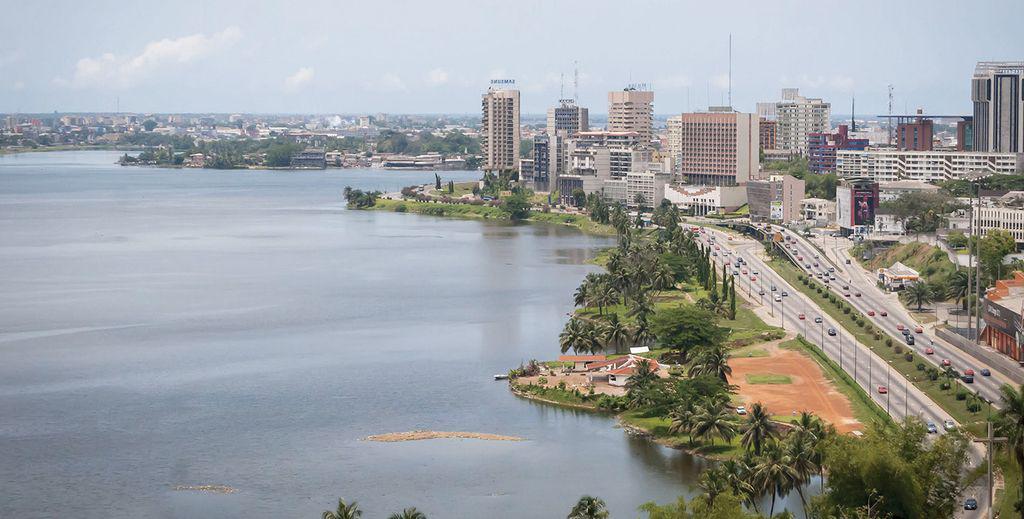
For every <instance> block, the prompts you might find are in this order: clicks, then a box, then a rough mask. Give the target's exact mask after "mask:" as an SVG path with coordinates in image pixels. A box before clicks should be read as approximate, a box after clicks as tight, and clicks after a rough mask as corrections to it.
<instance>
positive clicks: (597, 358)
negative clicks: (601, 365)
mask: <svg viewBox="0 0 1024 519" xmlns="http://www.w3.org/2000/svg"><path fill="white" fill-rule="evenodd" d="M606 360H608V356H607V355H562V356H560V357H558V362H572V370H573V371H586V370H587V366H590V365H591V364H593V363H595V362H604V361H606Z"/></svg>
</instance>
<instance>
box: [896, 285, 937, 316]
mask: <svg viewBox="0 0 1024 519" xmlns="http://www.w3.org/2000/svg"><path fill="white" fill-rule="evenodd" d="M903 299H904V300H906V301H907V304H911V305H917V311H918V312H920V311H921V306H922V305H926V304H929V303H931V302H932V300H933V295H932V289H931V287H929V286H928V284H927V283H925V282H924V281H919V282H917V283H914V284H913V285H910V286H909V287H907V288H906V289H905V290H904V291H903Z"/></svg>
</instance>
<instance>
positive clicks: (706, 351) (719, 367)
mask: <svg viewBox="0 0 1024 519" xmlns="http://www.w3.org/2000/svg"><path fill="white" fill-rule="evenodd" d="M699 375H713V376H715V377H718V378H719V379H720V380H721V381H722V382H725V383H726V384H728V383H729V375H732V367H730V366H729V351H728V350H726V349H725V347H724V346H722V345H720V344H717V345H714V346H709V347H706V348H701V349H700V350H698V351H697V355H696V356H694V359H693V364H692V365H690V376H691V377H694V376H699Z"/></svg>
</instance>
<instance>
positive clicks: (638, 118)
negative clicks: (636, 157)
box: [608, 87, 654, 146]
mask: <svg viewBox="0 0 1024 519" xmlns="http://www.w3.org/2000/svg"><path fill="white" fill-rule="evenodd" d="M653 128H654V92H652V91H650V90H637V89H635V88H632V87H631V88H626V89H624V90H616V91H613V92H608V131H612V132H636V133H637V134H638V135H639V139H640V145H641V146H650V143H651V140H652V139H653V138H654V129H653Z"/></svg>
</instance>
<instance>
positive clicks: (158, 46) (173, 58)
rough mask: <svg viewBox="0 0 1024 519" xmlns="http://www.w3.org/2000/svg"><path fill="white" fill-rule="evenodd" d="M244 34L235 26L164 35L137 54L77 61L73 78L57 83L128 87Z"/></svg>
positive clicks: (194, 59)
mask: <svg viewBox="0 0 1024 519" xmlns="http://www.w3.org/2000/svg"><path fill="white" fill-rule="evenodd" d="M241 38H242V30H241V29H239V28H238V27H234V26H232V27H228V28H226V29H224V30H223V31H221V32H218V33H216V34H213V35H210V36H207V35H205V34H193V35H191V36H182V37H180V38H175V39H170V38H164V39H162V40H157V41H153V42H150V43H148V44H146V46H145V47H144V48H143V49H142V52H140V53H139V54H136V55H134V56H118V55H115V54H113V53H109V52H108V53H105V54H103V55H101V56H99V57H94V58H82V59H80V60H78V63H76V64H75V71H74V74H73V75H72V77H71V79H70V80H66V79H63V78H57V79H55V80H54V83H56V84H58V85H65V86H70V87H73V88H90V87H112V88H128V87H131V86H133V85H136V84H138V83H139V82H140V81H142V80H144V79H146V77H147V76H149V75H150V74H151V73H152V72H153V71H156V70H160V69H164V68H166V67H168V66H174V65H185V64H188V63H191V62H193V61H196V60H199V59H202V58H204V57H206V56H208V55H210V54H213V53H215V52H218V51H220V50H223V49H225V48H228V47H230V46H232V45H234V44H235V43H236V42H237V41H238V40H239V39H241Z"/></svg>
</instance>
